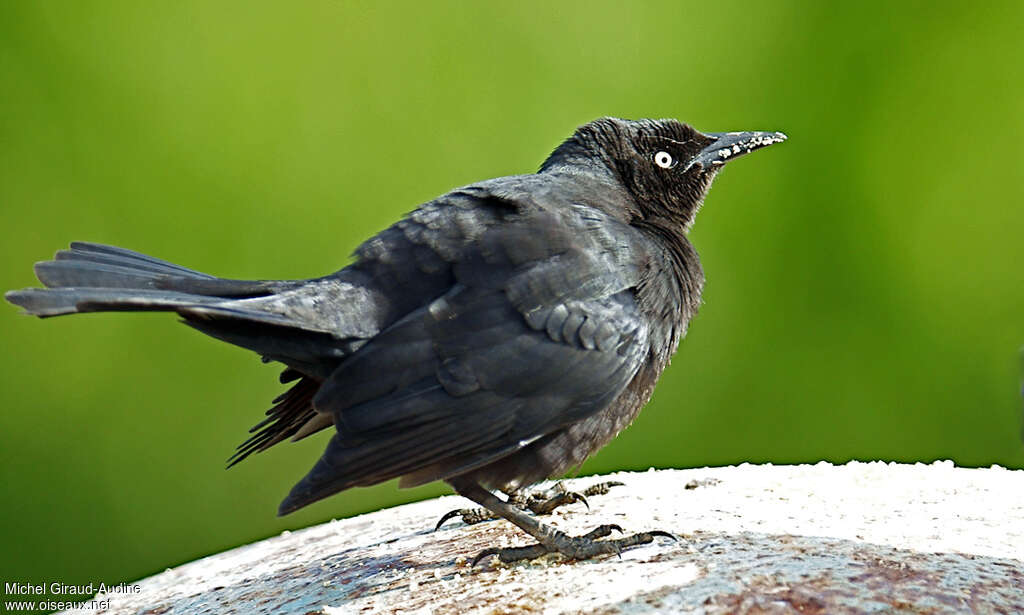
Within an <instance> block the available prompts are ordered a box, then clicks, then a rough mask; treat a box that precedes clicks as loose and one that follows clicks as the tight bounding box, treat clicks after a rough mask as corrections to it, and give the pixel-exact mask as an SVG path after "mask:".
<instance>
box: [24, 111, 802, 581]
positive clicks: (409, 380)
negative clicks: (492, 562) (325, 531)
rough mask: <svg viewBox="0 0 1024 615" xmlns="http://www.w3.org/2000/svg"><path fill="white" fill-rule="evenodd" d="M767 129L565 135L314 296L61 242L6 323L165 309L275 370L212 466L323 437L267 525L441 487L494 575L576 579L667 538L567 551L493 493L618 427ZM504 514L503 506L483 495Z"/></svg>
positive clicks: (375, 250)
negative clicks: (467, 519)
mask: <svg viewBox="0 0 1024 615" xmlns="http://www.w3.org/2000/svg"><path fill="white" fill-rule="evenodd" d="M785 139H786V135H785V134H783V133H781V132H724V133H712V132H709V133H702V132H700V131H698V130H696V129H694V128H692V127H691V126H689V125H688V124H685V123H682V122H679V121H677V120H674V119H663V120H652V119H642V120H625V119H619V118H612V117H604V118H600V119H597V120H594V121H592V122H589V123H587V124H584V125H582V126H580V127H578V128H577V129H576V130H575V131H574V132H573V133H572V135H571V136H570V137H569V138H567V139H566V140H565V141H564V142H562V143H561V144H560V145H559V146H558V147H557V148H556V149H555V150H554V151H553V152H552V153H551V154H550V155H549V156H548V157H547V158H546V159H545V160H544V162H543V164H541V166H540V168H539V170H538V171H537V172H535V173H529V174H523V175H513V176H507V177H501V178H496V179H490V180H486V181H481V182H477V183H473V184H470V185H467V186H464V187H461V188H457V189H454V190H452V191H450V192H448V193H447V194H444V195H442V196H439V197H437V198H435V199H433V200H431V201H429V202H427V203H424V204H422V205H420V206H419V207H418V208H416V209H415V210H413V211H412V212H411V213H409V214H407V215H406V216H404V217H403V218H402V219H400V220H399V221H398V222H396V223H394V224H393V225H391V226H390V227H387V228H386V229H384V230H383V231H381V232H380V233H378V234H376V235H374V236H373V237H371V238H369V239H368V240H366V241H365V242H363V243H362V244H361V245H360V246H359V247H358V248H357V249H356V250H355V252H354V255H353V260H352V262H351V263H350V264H349V265H347V266H345V267H343V268H342V269H340V270H338V271H336V272H334V273H331V274H329V275H325V276H322V277H314V278H308V279H299V280H237V279H225V278H219V277H215V276H211V275H208V274H205V273H200V272H198V271H195V270H193V269H188V268H185V267H182V266H180V265H176V264H173V263H171V262H168V261H165V260H161V259H158V258H154V257H151V256H147V255H144V254H142V253H139V252H134V251H131V250H127V249H124V248H119V247H114V246H108V245H103V244H97V243H88V242H72V243H71V245H70V248H69V249H66V250H61V251H58V252H57V253H56V256H55V257H54V259H53V260H49V261H44V262H39V263H36V265H35V273H36V276H37V277H38V279H39V281H40V282H41V283H42V284H43V286H44V287H45V288H28V289H23V290H15V291H9V292H7V293H6V294H5V298H6V299H7V301H9V302H11V303H13V304H16V305H18V306H20V307H22V308H23V309H24V310H25V312H26V313H28V314H31V315H35V316H39V317H43V318H46V317H52V316H59V315H66V314H74V313H85V312H104V311H138V312H142V311H162V312H174V313H176V314H177V315H178V316H180V318H181V321H182V322H183V323H184V324H186V325H188V326H190V327H192V328H194V329H197V330H199V331H200V332H202V333H205V334H207V335H209V336H212V337H214V338H216V339H219V340H222V341H225V342H228V343H231V344H234V345H236V346H240V347H242V348H246V349H248V350H251V351H254V352H256V353H258V354H259V355H260V356H261V357H262V359H263V360H264V361H265V362H276V363H280V364H282V365H283V371H282V372H281V375H280V381H281V383H283V384H290V388H289V389H287V391H286V392H285V393H283V394H282V395H280V396H279V397H278V398H277V399H275V400H274V402H273V407H272V408H271V409H270V410H268V411H267V416H266V419H265V420H263V421H262V422H261V423H259V424H258V425H256V426H255V427H254V428H253V429H252V430H250V433H252V434H253V435H252V437H250V438H249V439H248V440H247V441H245V442H244V443H243V444H241V445H240V446H239V447H238V449H237V450H236V452H235V454H234V455H233V456H232V458H231V459H229V463H230V464H234V463H237V462H239V461H241V460H242V459H245V458H246V457H248V456H249V455H250V454H252V453H256V452H260V451H265V450H267V449H268V448H270V447H272V446H274V445H276V444H278V443H280V442H282V441H284V440H293V441H294V440H300V439H302V438H305V437H307V436H310V435H312V434H314V433H316V432H320V431H322V430H330V433H331V437H330V440H329V441H328V443H327V445H326V450H325V451H324V453H323V455H322V456H321V457H320V459H319V460H318V461H317V462H316V463H315V465H314V466H313V467H312V469H311V470H310V471H309V472H308V474H306V475H305V477H304V478H302V479H301V480H300V481H299V482H298V483H297V484H296V485H295V486H294V487H293V488H292V489H291V491H290V493H289V494H288V495H287V497H286V498H285V499H284V501H282V502H281V505H280V508H279V510H278V513H279V514H280V515H286V514H289V513H292V512H294V511H296V510H299V509H300V508H303V507H305V506H307V505H309V504H312V503H313V502H317V501H319V500H321V499H323V498H326V497H328V496H331V495H334V494H337V493H339V492H342V491H345V490H346V489H350V488H352V487H359V486H369V485H374V484H377V483H381V482H383V481H387V480H391V479H394V478H398V479H400V480H399V486H400V487H413V486H417V485H423V484H426V483H431V482H434V481H439V480H440V481H445V482H447V483H448V484H449V485H450V486H451V487H452V488H453V489H454V490H455V492H456V493H458V494H460V495H462V496H464V497H466V498H468V499H469V500H472V501H473V502H475V503H476V504H478V505H480V506H482V507H484V508H485V509H487V510H488V511H490V512H491V513H493V514H494V515H496V516H498V517H501V518H504V519H506V520H507V521H509V522H511V523H512V524H514V525H515V526H517V527H518V528H519V529H521V530H522V531H524V532H525V533H526V534H528V535H530V536H531V537H532V538H533V539H534V540H536V541H537V542H536V543H535V544H530V545H526V546H520V547H506V548H492V549H485V550H484V551H482V552H480V553H479V554H478V555H477V557H476V558H474V565H475V564H476V563H477V562H478V561H480V560H482V559H483V558H486V557H489V556H495V557H497V558H498V559H500V560H501V561H506V562H512V561H518V560H522V559H531V558H534V557H537V556H540V555H543V554H546V553H559V554H561V555H562V556H563V557H565V558H568V559H570V560H584V559H589V558H592V557H596V556H599V555H602V554H614V553H619V552H620V551H621V550H623V549H625V548H629V547H633V546H636V545H639V544H646V543H650V542H652V541H653V539H654V538H655V537H657V536H671V534H669V533H668V532H665V531H662V530H652V531H647V532H640V533H637V534H633V535H629V536H621V537H617V538H611V537H610V536H611V534H612V533H613V532H621V531H622V529H621V528H620V527H618V526H614V525H603V526H601V527H598V528H597V529H595V530H594V531H592V532H589V533H587V534H584V535H580V536H570V535H569V534H567V533H565V532H563V531H561V530H558V529H556V528H554V527H552V526H550V525H547V524H544V523H541V522H540V521H538V520H537V519H536V518H535V517H534V516H532V515H530V514H528V513H527V512H526V511H524V510H522V509H520V508H518V507H517V506H515V505H514V504H513V502H512V499H513V496H515V495H516V494H520V493H522V492H523V491H524V490H525V489H527V488H529V487H530V486H531V485H534V484H536V483H538V482H540V481H543V480H546V479H548V478H552V477H558V476H561V475H563V474H564V473H565V472H566V471H568V470H569V469H571V468H573V467H577V466H579V465H580V464H581V463H582V462H583V461H584V460H585V459H587V458H588V457H589V456H590V455H591V454H593V453H594V452H596V451H597V450H598V449H600V448H602V447H603V446H604V445H605V444H607V443H608V442H609V441H611V440H612V439H613V438H614V437H615V436H616V435H617V434H618V433H619V432H621V431H622V430H623V429H624V428H625V427H627V426H628V425H629V424H630V423H631V422H632V421H633V420H634V419H635V418H636V417H637V415H638V413H639V412H640V410H641V408H642V407H643V406H644V405H645V404H646V403H647V402H648V400H649V399H650V397H651V395H652V392H653V391H654V387H655V384H656V383H657V381H658V378H659V377H660V375H661V374H662V372H663V370H664V369H665V367H666V366H667V365H668V363H669V360H670V358H671V356H672V354H673V353H674V352H675V350H676V348H677V347H678V345H679V343H680V340H681V339H682V338H683V337H684V335H685V334H686V331H687V327H688V324H689V322H690V320H691V319H692V318H693V317H694V315H695V314H696V313H697V310H698V307H699V306H700V304H701V292H702V290H703V287H704V279H705V278H704V272H703V269H702V266H701V262H700V258H699V257H698V254H697V251H696V249H695V248H694V246H693V245H692V244H691V242H690V241H689V239H688V233H689V230H690V228H691V227H692V225H693V223H694V219H695V217H696V215H697V213H698V211H699V209H700V208H701V205H702V203H703V201H704V198H705V196H706V195H707V193H708V190H709V188H710V187H711V184H712V180H713V179H714V178H715V177H716V175H717V174H718V173H719V171H720V170H721V169H722V168H723V166H724V165H725V164H726V163H728V162H730V161H732V160H734V159H736V158H739V157H741V156H743V155H745V154H747V153H750V152H752V151H754V150H757V149H761V148H763V147H766V146H768V145H772V144H776V143H779V142H782V141H784V140H785ZM502 496H504V497H502Z"/></svg>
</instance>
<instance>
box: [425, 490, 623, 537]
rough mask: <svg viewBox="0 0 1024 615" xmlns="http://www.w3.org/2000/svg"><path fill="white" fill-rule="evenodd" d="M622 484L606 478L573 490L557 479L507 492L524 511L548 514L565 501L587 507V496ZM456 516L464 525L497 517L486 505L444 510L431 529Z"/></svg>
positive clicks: (436, 528) (604, 491)
mask: <svg viewBox="0 0 1024 615" xmlns="http://www.w3.org/2000/svg"><path fill="white" fill-rule="evenodd" d="M623 484H624V483H620V482H618V481H607V482H603V483H597V484H596V485H591V486H590V487H587V488H586V489H584V490H583V491H581V492H575V491H569V489H568V488H566V486H565V484H564V483H563V482H562V481H558V482H557V483H555V484H554V485H552V486H551V487H549V488H548V489H543V490H536V491H530V492H528V493H525V492H521V491H520V492H515V493H509V494H507V495H508V496H509V499H508V501H509V502H511V503H512V504H514V505H516V506H518V507H519V508H521V509H523V510H529V511H530V512H532V513H533V514H535V515H549V514H551V513H552V512H554V511H555V509H557V508H560V507H562V506H565V505H566V504H572V503H573V502H582V503H583V505H584V506H586V507H587V509H588V510H589V509H590V504H589V503H588V502H587V496H592V495H604V494H606V493H608V490H609V489H611V488H612V487H618V486H621V485H623ZM455 517H462V522H463V523H465V524H466V525H473V524H476V523H481V522H483V521H490V520H491V519H498V518H500V517H498V515H497V514H495V513H493V512H491V511H490V510H488V509H486V508H460V509H458V510H452V511H448V512H447V513H445V514H444V516H443V517H441V520H440V521H438V522H437V526H435V527H434V531H437V530H439V529H441V526H442V525H444V522H445V521H447V520H449V519H452V518H455Z"/></svg>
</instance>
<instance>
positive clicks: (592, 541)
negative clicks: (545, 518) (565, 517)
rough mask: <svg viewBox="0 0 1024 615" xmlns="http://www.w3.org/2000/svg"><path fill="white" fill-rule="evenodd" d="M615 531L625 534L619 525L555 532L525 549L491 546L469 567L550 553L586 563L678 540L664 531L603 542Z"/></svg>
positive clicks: (508, 561) (516, 560)
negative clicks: (575, 533) (492, 560)
mask: <svg viewBox="0 0 1024 615" xmlns="http://www.w3.org/2000/svg"><path fill="white" fill-rule="evenodd" d="M612 532H622V528H621V527H619V526H617V525H602V526H600V527H598V528H596V529H594V530H592V531H590V532H588V533H586V534H583V535H582V536H569V535H568V534H566V533H564V532H561V531H557V530H555V531H552V532H551V533H550V534H549V536H548V540H546V541H545V543H537V544H533V545H528V546H525V547H506V548H496V547H492V548H490V549H484V550H483V551H481V552H480V553H478V554H477V556H476V557H474V558H473V562H472V563H471V564H470V567H472V566H476V565H477V564H478V563H480V562H481V561H482V560H484V559H486V558H488V557H491V556H492V555H493V556H495V557H497V558H498V560H499V561H501V562H503V563H506V564H508V563H511V562H519V561H523V560H532V559H536V558H538V557H541V556H543V555H547V554H548V553H560V554H562V556H564V557H565V558H567V559H570V560H585V559H590V558H592V557H596V556H598V555H606V554H612V553H614V554H615V555H619V554H620V553H622V551H624V550H625V549H628V548H630V547H635V546H637V545H645V544H648V543H651V542H653V541H654V538H655V537H656V536H662V537H665V538H671V539H672V540H676V537H675V536H673V535H672V534H670V533H668V532H664V531H661V530H652V531H650V532H640V533H637V534H633V535H631V536H623V537H622V538H615V539H612V540H600V539H601V538H605V537H607V536H609V535H611V533H612Z"/></svg>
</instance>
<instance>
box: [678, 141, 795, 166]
mask: <svg viewBox="0 0 1024 615" xmlns="http://www.w3.org/2000/svg"><path fill="white" fill-rule="evenodd" d="M705 135H706V136H708V137H711V138H712V139H714V141H713V142H711V143H710V144H709V145H708V146H707V147H705V148H704V149H702V150H701V151H700V152H699V153H698V154H697V155H696V156H694V157H693V159H692V160H691V161H690V164H689V165H688V166H687V169H689V168H690V167H692V166H693V165H695V164H699V165H700V166H701V167H703V168H704V169H710V168H713V167H720V166H722V165H723V164H725V163H727V162H729V161H730V160H732V159H733V158H739V157H740V156H742V155H743V154H749V153H750V152H752V151H754V150H755V149H761V148H762V147H767V146H769V145H771V144H773V143H782V142H783V141H785V140H786V135H784V134H782V133H781V132H708V133H705Z"/></svg>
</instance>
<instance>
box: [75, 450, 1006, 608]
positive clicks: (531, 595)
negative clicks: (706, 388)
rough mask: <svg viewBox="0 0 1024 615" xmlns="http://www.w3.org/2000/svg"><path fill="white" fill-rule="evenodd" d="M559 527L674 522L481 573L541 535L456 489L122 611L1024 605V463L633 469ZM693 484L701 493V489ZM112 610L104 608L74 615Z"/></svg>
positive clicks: (210, 572) (164, 577)
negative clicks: (461, 511)
mask: <svg viewBox="0 0 1024 615" xmlns="http://www.w3.org/2000/svg"><path fill="white" fill-rule="evenodd" d="M612 479H613V480H619V481H622V482H624V483H625V484H626V485H625V486H623V487H616V488H615V489H613V490H612V491H610V492H609V493H608V494H607V495H604V496H594V497H592V498H590V505H591V510H590V512H587V510H586V509H585V508H584V507H583V506H582V505H580V504H577V505H573V506H569V507H567V508H565V509H562V510H561V511H559V512H558V513H556V514H555V515H553V516H551V517H548V518H547V520H548V521H549V522H550V523H553V524H554V525H556V526H558V527H560V528H563V529H565V530H567V531H569V532H570V533H574V534H576V533H583V532H586V531H588V530H590V529H592V528H593V527H595V526H597V525H599V524H602V523H616V524H618V525H620V526H622V527H623V528H624V529H625V530H626V531H627V532H633V531H640V530H647V529H663V530H667V531H670V532H673V533H675V534H676V535H678V536H680V538H681V539H680V541H679V542H676V543H673V542H670V541H667V540H659V541H658V542H657V543H655V544H652V545H647V546H642V547H638V548H635V549H631V550H629V551H626V552H624V553H623V554H622V557H621V558H615V557H609V558H606V559H601V560H594V561H588V562H574V563H562V562H557V561H553V560H548V561H543V562H539V563H532V564H525V565H515V566H510V567H501V566H494V565H492V564H487V565H482V566H478V567H477V569H475V570H471V569H470V568H469V566H468V564H467V563H466V560H467V559H471V558H472V557H473V555H475V554H476V553H477V552H478V551H479V550H481V549H483V548H486V547H489V546H496V545H497V546H504V545H511V544H526V543H528V542H529V539H528V537H526V536H525V535H523V534H521V533H520V532H519V531H518V530H517V529H516V528H514V527H513V526H511V525H510V524H507V523H505V522H504V521H490V522H485V523H481V524H478V525H473V526H466V525H464V524H462V523H461V522H458V521H449V523H448V524H447V525H446V526H445V527H443V528H442V529H441V530H440V531H437V532H433V531H431V530H432V528H433V526H434V523H435V522H436V521H437V520H438V519H439V518H440V517H441V515H443V514H444V513H445V512H447V511H449V510H452V509H455V508H463V507H466V506H468V505H469V504H468V502H467V501H465V500H463V499H462V498H458V497H455V496H450V497H443V498H438V499H435V500H429V501H425V502H419V503H415V504H409V505H406V506H399V507H396V508H392V509H388V510H382V511H379V512H375V513H371V514H366V515H362V516H359V517H355V518H352V519H345V520H340V521H333V522H331V523H327V524H324V525H320V526H317V527H311V528H308V529H304V530H301V531H295V532H291V533H285V534H282V535H281V536H277V537H274V538H270V539H268V540H264V541H262V542H258V543H255V544H252V545H248V546H245V547H241V548H238V549H234V550H232V551H228V552H225V553H220V554H218V555H214V556H211V557H207V558H205V559H202V560H199V561H196V562H192V563H190V564H187V565H184V566H180V567H179V568H176V569H173V570H168V571H167V572H164V573H162V574H159V575H156V576H153V577H150V578H148V579H145V580H143V581H140V584H141V586H142V591H141V593H138V594H134V595H112V596H99V598H100V599H106V598H109V600H110V603H109V604H110V608H109V609H107V610H105V611H100V612H103V613H110V614H133V615H135V614H152V615H156V614H167V615H171V614H183V615H184V614H189V615H193V614H198V613H211V614H214V613H216V614H225V613H242V614H247V615H248V614H257V613H277V614H281V613H285V614H308V613H325V614H327V615H331V614H334V613H406V614H418V615H426V614H428V613H429V614H436V615H439V614H447V613H460V614H463V613H481V614H491V613H494V614H498V613H520V612H522V613H536V614H540V613H543V614H545V615H548V614H550V615H555V614H559V613H580V612H587V613H702V614H708V615H710V614H718V613H804V614H807V613H865V612H870V613H893V612H899V613H968V612H974V613H1021V612H1024V471H1010V470H1006V469H1003V468H998V467H993V468H986V469H963V468H956V467H954V466H953V464H952V463H951V462H938V463H934V464H930V465H923V464H917V465H903V464H886V463H850V464H847V465H844V466H833V465H830V464H826V463H819V464H817V465H813V466H807V465H804V466H770V465H763V466H754V465H746V464H744V465H741V466H737V467H725V468H703V469H694V470H660V471H649V472H641V473H619V474H613V475H609V476H606V477H588V478H578V479H574V480H572V481H568V486H569V487H570V488H572V489H577V490H580V489H583V488H585V487H587V486H589V485H590V484H593V483H595V482H600V481H602V480H612ZM688 487H689V488H688ZM69 612H82V613H96V612H97V611H69Z"/></svg>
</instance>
